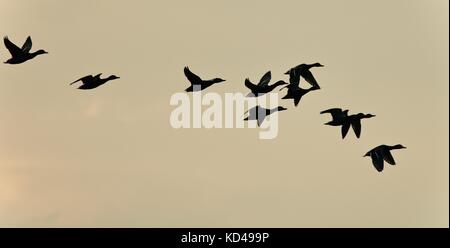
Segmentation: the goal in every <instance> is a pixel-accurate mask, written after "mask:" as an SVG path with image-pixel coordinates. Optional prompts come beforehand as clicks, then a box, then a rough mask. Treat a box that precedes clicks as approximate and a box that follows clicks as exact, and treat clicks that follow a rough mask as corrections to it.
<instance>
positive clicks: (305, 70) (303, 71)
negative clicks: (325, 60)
mask: <svg viewBox="0 0 450 248" xmlns="http://www.w3.org/2000/svg"><path fill="white" fill-rule="evenodd" d="M313 67H323V65H322V64H320V63H314V64H301V65H298V66H296V67H294V68H291V69H289V70H288V71H287V72H286V73H285V74H286V75H290V74H291V71H295V73H296V74H299V76H302V77H303V78H304V79H305V80H306V82H308V83H309V84H311V86H312V87H313V88H314V89H317V90H318V89H320V86H319V84H318V83H317V81H316V79H315V78H314V76H313V74H312V73H311V72H310V71H309V70H310V69H311V68H313Z"/></svg>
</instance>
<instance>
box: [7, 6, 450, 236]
mask: <svg viewBox="0 0 450 248" xmlns="http://www.w3.org/2000/svg"><path fill="white" fill-rule="evenodd" d="M448 17H449V13H448V1H447V0H396V1H387V0H381V1H360V0H342V1H331V0H330V1H237V0H236V1H206V0H205V1H144V0H141V1H138V0H134V1H118V0H114V1H113V0H95V1H88V0H81V1H68V0H64V1H61V0H40V1H25V0H0V30H1V32H2V35H8V36H9V37H10V39H11V40H13V41H14V42H16V43H23V41H24V40H25V38H26V37H27V36H28V35H31V36H32V38H33V43H34V48H33V49H38V48H44V49H45V50H47V51H48V52H49V54H48V55H42V56H39V57H37V58H36V59H34V60H31V61H28V62H26V63H24V64H21V65H14V66H11V65H6V64H1V65H0V116H1V118H0V226H2V227H80V226H84V227H190V226H193V227H218V226H224V227H448V226H449V198H448V196H449V190H448V185H449V177H448V175H449V174H448V173H449V170H448V168H449V167H448V162H449V156H448V148H449V147H448V141H449V140H448V137H449V133H448V127H449V122H448V117H449V116H448V100H449V95H448V88H449V87H448V81H449V77H448V75H449V74H448V52H449V50H448V44H449V40H448V35H449V33H448V30H449V29H448V28H449V27H448ZM8 58H9V54H8V51H7V50H6V48H4V47H3V46H2V49H0V59H1V60H2V61H6V60H7V59H8ZM314 62H321V63H322V64H324V65H325V67H323V68H317V69H314V74H315V75H316V78H317V79H318V81H319V83H320V84H321V86H322V88H323V89H322V90H320V91H317V92H314V93H311V94H310V95H307V96H305V98H304V99H303V100H302V102H301V103H300V106H299V107H298V108H294V107H293V104H292V103H291V102H290V101H288V102H283V105H285V106H286V107H288V108H289V110H288V111H285V112H283V113H282V114H280V115H279V117H280V130H279V135H278V138H276V139H274V140H259V139H258V138H257V133H258V131H257V130H253V129H212V130H205V129H199V130H192V129H191V130H189V129H186V130H175V129H172V128H171V126H170V124H169V116H170V112H171V111H172V110H173V107H172V106H170V105H169V100H170V96H171V95H172V94H173V93H175V92H178V91H182V90H183V89H185V88H186V87H187V86H188V83H187V81H186V79H185V78H184V75H183V67H184V66H185V65H189V66H190V68H191V69H192V70H193V71H194V72H196V73H198V74H199V75H201V76H203V77H205V78H208V77H215V76H219V77H223V78H225V79H227V82H226V83H225V84H222V85H218V86H217V87H214V89H213V90H212V91H217V92H219V93H221V94H222V93H225V92H247V90H246V89H245V86H244V79H245V78H246V77H250V78H252V79H253V80H255V81H256V80H257V78H259V77H260V76H262V74H264V73H265V72H266V71H268V70H272V75H273V77H274V79H287V78H286V77H285V76H284V75H282V74H283V72H285V71H286V70H287V69H289V68H290V67H291V66H295V65H297V64H300V63H314ZM100 72H103V73H104V74H105V75H108V74H116V75H119V76H120V77H121V79H120V80H117V81H113V82H111V83H108V84H106V85H104V86H102V87H100V88H97V89H95V90H92V91H79V90H77V89H75V87H71V86H69V85H68V84H69V83H70V82H72V81H74V80H75V79H77V78H79V77H81V76H84V75H87V74H95V73H100ZM72 86H73V85H72ZM330 107H344V108H349V109H350V110H351V111H352V112H366V113H373V114H376V115H377V116H376V118H373V119H370V120H367V121H364V122H363V131H362V137H361V139H359V140H357V139H356V138H355V137H354V135H353V133H350V134H349V135H348V138H346V139H345V140H341V139H340V132H339V129H337V128H331V127H327V126H324V125H323V123H324V122H326V121H328V119H329V117H328V116H321V115H319V112H320V111H321V110H324V109H327V108H330ZM383 143H384V144H397V143H401V144H403V145H405V146H407V147H408V148H407V149H406V150H399V151H395V152H394V157H395V158H396V160H397V163H398V165H397V166H396V167H392V166H388V167H387V168H386V169H385V171H384V172H383V173H382V174H379V173H378V172H376V170H375V169H374V168H373V167H372V164H371V161H370V159H368V158H363V157H362V155H363V154H364V153H366V152H367V151H368V150H369V149H371V148H373V147H375V146H377V145H380V144H383ZM255 154H258V155H255Z"/></svg>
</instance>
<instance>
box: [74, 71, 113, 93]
mask: <svg viewBox="0 0 450 248" xmlns="http://www.w3.org/2000/svg"><path fill="white" fill-rule="evenodd" d="M101 75H102V74H101V73H100V74H97V75H95V76H92V75H89V76H85V77H82V78H80V79H78V80H76V81H74V82H72V83H71V84H70V85H72V84H74V83H76V82H78V81H81V82H82V85H80V86H79V87H78V89H80V90H90V89H94V88H97V87H99V86H100V85H103V84H105V83H106V82H108V81H110V80H114V79H118V78H119V77H118V76H115V75H111V76H109V77H107V78H100V76H101Z"/></svg>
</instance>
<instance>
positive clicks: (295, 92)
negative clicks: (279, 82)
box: [280, 70, 320, 106]
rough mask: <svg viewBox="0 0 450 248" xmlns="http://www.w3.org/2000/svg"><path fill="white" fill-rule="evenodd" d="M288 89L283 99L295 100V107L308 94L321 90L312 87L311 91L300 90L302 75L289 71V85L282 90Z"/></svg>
mask: <svg viewBox="0 0 450 248" xmlns="http://www.w3.org/2000/svg"><path fill="white" fill-rule="evenodd" d="M284 88H287V89H288V91H287V94H286V95H285V96H284V97H282V98H281V99H294V105H295V106H297V105H298V103H299V102H300V100H301V99H302V97H303V96H304V95H306V94H307V93H308V92H311V91H314V90H318V89H320V88H315V87H311V88H309V89H302V88H300V74H299V73H298V72H297V71H295V70H290V71H289V84H288V85H286V86H284V87H283V88H281V89H280V90H282V89H284Z"/></svg>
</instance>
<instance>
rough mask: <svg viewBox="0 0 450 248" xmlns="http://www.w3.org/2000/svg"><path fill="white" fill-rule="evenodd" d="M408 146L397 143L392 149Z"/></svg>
mask: <svg viewBox="0 0 450 248" xmlns="http://www.w3.org/2000/svg"><path fill="white" fill-rule="evenodd" d="M405 148H406V147H404V146H403V145H401V144H397V145H395V146H392V149H405Z"/></svg>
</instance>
